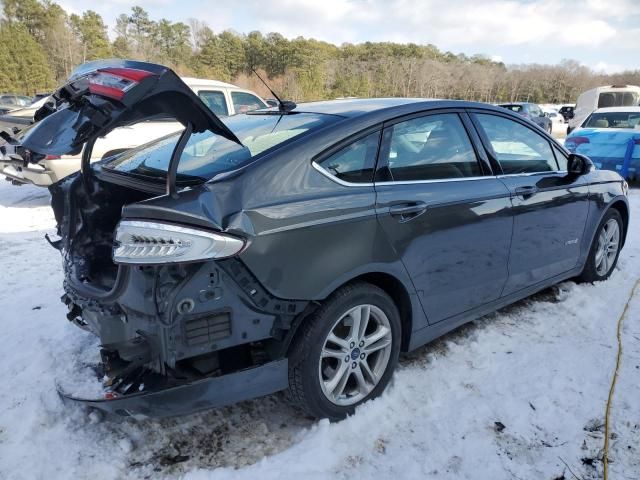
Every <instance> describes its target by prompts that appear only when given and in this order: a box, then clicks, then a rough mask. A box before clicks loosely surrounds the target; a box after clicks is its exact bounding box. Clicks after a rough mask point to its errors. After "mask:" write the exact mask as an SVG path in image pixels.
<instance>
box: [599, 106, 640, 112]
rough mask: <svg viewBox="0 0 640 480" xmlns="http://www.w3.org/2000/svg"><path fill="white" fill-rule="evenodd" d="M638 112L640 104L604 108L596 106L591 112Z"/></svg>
mask: <svg viewBox="0 0 640 480" xmlns="http://www.w3.org/2000/svg"><path fill="white" fill-rule="evenodd" d="M615 112H620V113H624V112H627V113H638V112H640V106H638V107H606V108H598V109H596V110H594V112H593V113H615Z"/></svg>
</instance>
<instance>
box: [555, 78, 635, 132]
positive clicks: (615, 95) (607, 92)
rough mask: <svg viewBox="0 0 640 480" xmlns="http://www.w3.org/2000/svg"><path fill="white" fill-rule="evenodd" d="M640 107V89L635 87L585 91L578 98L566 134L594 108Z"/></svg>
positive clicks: (610, 87) (597, 88) (627, 86)
mask: <svg viewBox="0 0 640 480" xmlns="http://www.w3.org/2000/svg"><path fill="white" fill-rule="evenodd" d="M638 105H640V87H637V86H635V85H608V86H605V87H596V88H592V89H591V90H587V91H586V92H584V93H583V94H581V95H580V96H579V97H578V101H577V102H576V108H575V111H574V115H573V118H572V119H571V120H569V128H568V129H567V133H571V130H573V129H575V128H577V127H579V126H580V125H582V122H584V121H585V120H586V119H587V117H588V116H589V115H591V114H592V113H593V111H594V110H595V109H596V108H609V107H637V106H638Z"/></svg>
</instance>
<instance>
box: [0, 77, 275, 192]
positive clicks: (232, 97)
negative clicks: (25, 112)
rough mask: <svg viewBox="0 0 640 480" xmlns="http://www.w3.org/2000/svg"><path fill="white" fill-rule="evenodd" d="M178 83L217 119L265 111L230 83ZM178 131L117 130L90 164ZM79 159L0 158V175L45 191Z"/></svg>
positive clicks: (141, 126)
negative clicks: (28, 161)
mask: <svg viewBox="0 0 640 480" xmlns="http://www.w3.org/2000/svg"><path fill="white" fill-rule="evenodd" d="M182 80H183V81H184V82H185V83H186V84H187V86H188V87H189V88H191V90H193V91H194V92H195V93H196V94H197V95H198V97H200V100H202V102H203V103H204V104H205V105H206V106H207V107H209V108H210V109H211V110H212V111H213V113H215V114H216V115H217V116H218V117H226V116H229V115H235V114H237V113H244V112H248V111H250V110H256V109H258V108H266V107H268V105H267V103H266V102H265V101H264V100H263V99H262V98H260V97H259V96H258V95H256V94H255V93H254V92H252V91H251V90H245V89H243V88H240V87H237V86H235V85H232V84H230V83H224V82H218V81H216V80H207V79H202V78H182ZM43 103H44V102H43ZM34 111H35V110H34ZM31 116H33V112H31ZM182 128H184V127H183V126H182V124H180V123H178V122H172V121H164V122H163V121H147V122H141V123H137V124H135V125H130V126H126V127H120V128H117V129H115V130H113V131H112V132H110V133H109V134H108V135H107V136H105V137H100V138H99V139H98V141H97V142H96V144H95V146H94V148H93V150H92V155H91V161H92V162H95V161H98V160H101V159H103V158H105V157H108V156H111V155H114V154H116V153H120V152H122V151H124V150H128V149H130V148H133V147H137V146H139V145H142V144H143V143H147V142H150V141H152V140H154V139H156V138H159V137H162V136H164V135H168V134H170V133H172V132H176V131H178V130H181V129H182ZM80 159H81V154H77V155H63V156H62V157H50V156H47V157H45V159H44V160H41V161H40V162H39V163H37V164H29V165H23V164H22V163H21V162H18V161H16V160H12V159H9V158H2V156H1V155H0V173H2V174H3V175H4V176H5V177H7V179H8V180H10V181H12V182H13V183H14V184H16V185H19V184H25V183H27V184H28V183H30V184H33V185H38V186H41V187H46V186H49V185H51V184H52V183H55V182H57V181H58V180H60V179H62V178H64V177H66V176H67V175H70V174H72V173H74V172H77V171H78V170H79V169H80Z"/></svg>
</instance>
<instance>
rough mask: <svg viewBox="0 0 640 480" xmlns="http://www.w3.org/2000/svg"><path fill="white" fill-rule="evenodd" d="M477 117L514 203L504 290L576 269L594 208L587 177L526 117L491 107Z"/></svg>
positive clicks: (474, 118) (501, 177)
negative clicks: (571, 170) (570, 168)
mask: <svg viewBox="0 0 640 480" xmlns="http://www.w3.org/2000/svg"><path fill="white" fill-rule="evenodd" d="M472 118H473V120H474V123H475V124H476V126H477V128H478V131H479V133H480V135H481V137H482V140H483V143H484V144H485V148H486V149H487V153H488V155H489V157H490V158H491V160H492V161H493V162H494V165H496V167H495V168H497V169H500V170H501V174H500V175H499V179H500V180H501V181H502V182H503V183H504V184H505V185H506V186H507V188H508V189H509V192H510V195H511V202H512V204H513V222H514V223H513V241H512V245H511V256H510V258H509V273H510V274H509V280H508V282H507V285H506V287H505V290H504V295H508V294H510V293H513V292H516V291H518V290H521V289H523V288H525V287H528V286H532V285H535V284H537V283H540V282H542V281H545V280H547V279H549V278H552V277H554V276H556V275H559V274H562V273H564V272H567V271H569V270H571V269H572V268H573V267H575V266H576V264H577V262H578V257H579V255H580V245H581V243H582V235H583V233H584V228H585V224H586V219H587V214H588V212H589V202H588V197H589V188H588V186H587V184H586V181H585V180H584V177H580V176H578V177H576V176H572V175H568V174H567V171H566V170H567V157H566V154H565V153H564V152H563V151H562V150H561V149H560V148H558V147H557V146H556V145H555V144H554V143H553V142H552V141H551V140H550V139H549V138H547V137H546V136H544V135H542V134H540V133H538V132H537V131H535V130H534V129H533V128H531V127H529V126H527V125H526V124H525V123H521V122H519V121H517V120H516V119H512V118H509V117H507V116H504V115H501V114H499V113H494V112H488V111H484V112H482V111H477V112H475V113H473V114H472Z"/></svg>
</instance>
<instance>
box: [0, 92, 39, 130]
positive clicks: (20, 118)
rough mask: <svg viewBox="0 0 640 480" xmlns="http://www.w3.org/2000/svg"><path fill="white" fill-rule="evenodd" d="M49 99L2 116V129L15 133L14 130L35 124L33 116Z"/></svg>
mask: <svg viewBox="0 0 640 480" xmlns="http://www.w3.org/2000/svg"><path fill="white" fill-rule="evenodd" d="M47 99H48V97H45V98H41V99H39V100H37V101H35V102H34V103H32V104H31V105H29V106H28V107H23V108H18V109H16V110H12V111H10V112H8V113H5V114H4V115H0V129H6V130H10V131H13V129H23V128H25V127H27V126H29V125H31V124H32V123H33V115H34V114H35V113H36V111H38V110H39V109H40V108H42V107H43V106H44V104H45V103H46V102H47Z"/></svg>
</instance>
